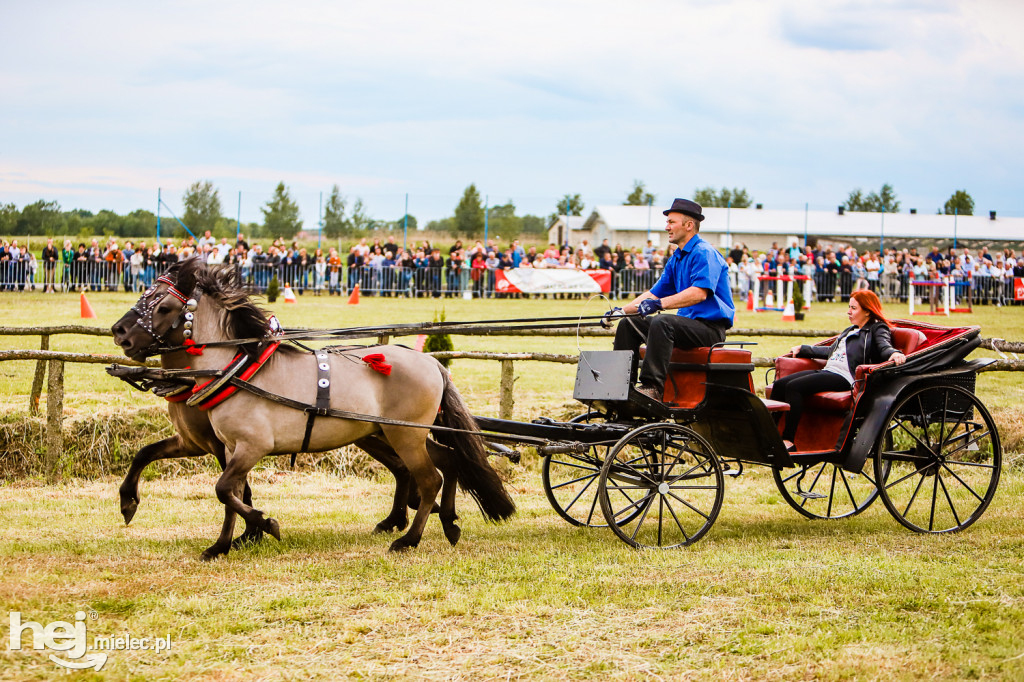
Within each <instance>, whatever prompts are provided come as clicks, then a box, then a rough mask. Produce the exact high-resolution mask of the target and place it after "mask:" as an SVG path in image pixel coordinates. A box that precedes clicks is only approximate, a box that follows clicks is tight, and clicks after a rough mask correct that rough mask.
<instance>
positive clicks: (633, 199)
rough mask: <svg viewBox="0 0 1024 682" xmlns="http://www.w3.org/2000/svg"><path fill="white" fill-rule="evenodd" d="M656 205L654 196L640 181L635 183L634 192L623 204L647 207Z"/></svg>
mask: <svg viewBox="0 0 1024 682" xmlns="http://www.w3.org/2000/svg"><path fill="white" fill-rule="evenodd" d="M652 203H654V195H653V194H651V193H650V192H648V191H647V190H646V188H644V183H643V182H641V181H640V180H634V181H633V191H632V192H630V193H629V194H628V195H627V196H626V200H625V201H623V202H622V205H623V206H646V205H648V204H652Z"/></svg>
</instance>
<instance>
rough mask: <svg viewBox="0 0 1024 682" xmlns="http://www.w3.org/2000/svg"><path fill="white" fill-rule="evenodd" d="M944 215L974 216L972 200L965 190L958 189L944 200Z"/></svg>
mask: <svg viewBox="0 0 1024 682" xmlns="http://www.w3.org/2000/svg"><path fill="white" fill-rule="evenodd" d="M944 208H945V211H946V215H953V214H954V213H955V214H957V215H974V199H972V198H971V195H970V194H968V193H967V190H965V189H958V190H957V191H955V192H953V196H951V197H950V198H949V199H946V205H945V207H944Z"/></svg>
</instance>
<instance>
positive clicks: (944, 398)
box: [939, 390, 953, 452]
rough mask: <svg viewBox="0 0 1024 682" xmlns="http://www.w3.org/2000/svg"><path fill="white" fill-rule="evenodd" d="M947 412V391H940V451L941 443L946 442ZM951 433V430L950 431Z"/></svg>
mask: <svg viewBox="0 0 1024 682" xmlns="http://www.w3.org/2000/svg"><path fill="white" fill-rule="evenodd" d="M948 414H949V391H948V390H946V391H943V392H942V421H940V422H939V451H940V452H941V451H942V444H943V443H945V442H946V435H945V430H946V415H948ZM950 433H953V431H950Z"/></svg>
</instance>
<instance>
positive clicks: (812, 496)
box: [796, 490, 827, 500]
mask: <svg viewBox="0 0 1024 682" xmlns="http://www.w3.org/2000/svg"><path fill="white" fill-rule="evenodd" d="M796 494H797V495H799V496H800V497H802V498H804V499H805V500H823V499H825V497H827V495H822V494H821V493H805V492H804V491H802V490H797V491H796Z"/></svg>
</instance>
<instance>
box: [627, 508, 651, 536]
mask: <svg viewBox="0 0 1024 682" xmlns="http://www.w3.org/2000/svg"><path fill="white" fill-rule="evenodd" d="M649 511H651V505H649V504H648V505H646V506H645V507H644V510H643V512H641V514H640V520H639V521H637V522H636V528H634V529H633V534H632V535H630V536H629V538H630V539H631V540H633V542H636V536H637V533H639V532H640V529H641V528H643V527H644V519H646V518H647V512H649Z"/></svg>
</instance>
